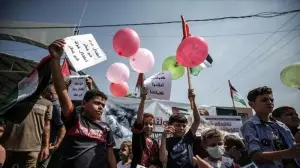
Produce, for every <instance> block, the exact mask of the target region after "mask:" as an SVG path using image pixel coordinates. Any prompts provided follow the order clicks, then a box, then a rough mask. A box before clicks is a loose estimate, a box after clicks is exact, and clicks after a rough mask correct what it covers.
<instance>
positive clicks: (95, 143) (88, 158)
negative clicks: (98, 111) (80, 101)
mask: <svg viewBox="0 0 300 168" xmlns="http://www.w3.org/2000/svg"><path fill="white" fill-rule="evenodd" d="M82 110H83V108H82V107H78V108H76V110H75V111H74V112H72V113H71V114H70V116H69V117H68V119H67V120H66V121H65V127H66V129H67V134H66V136H65V138H64V140H63V143H62V156H63V158H62V161H63V167H64V168H69V167H70V168H99V167H101V168H106V167H107V152H106V151H107V147H113V146H114V145H115V141H114V138H113V134H112V132H111V130H110V128H109V126H108V124H107V123H105V122H102V121H91V120H89V119H88V118H86V117H85V116H84V115H82Z"/></svg>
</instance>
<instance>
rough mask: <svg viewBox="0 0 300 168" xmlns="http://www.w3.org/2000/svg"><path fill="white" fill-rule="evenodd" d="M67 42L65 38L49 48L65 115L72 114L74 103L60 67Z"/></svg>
mask: <svg viewBox="0 0 300 168" xmlns="http://www.w3.org/2000/svg"><path fill="white" fill-rule="evenodd" d="M64 45H65V42H64V41H63V40H56V41H54V42H53V43H52V44H51V45H50V46H49V48H48V50H49V54H50V56H51V58H52V59H51V72H52V78H53V83H54V87H55V90H56V93H57V95H58V99H59V102H60V105H61V109H62V113H63V115H64V116H65V117H68V116H69V115H70V112H71V111H73V104H72V101H71V99H70V97H69V95H68V90H67V86H66V84H65V82H64V78H63V76H62V73H61V69H60V58H61V56H62V54H63V47H64Z"/></svg>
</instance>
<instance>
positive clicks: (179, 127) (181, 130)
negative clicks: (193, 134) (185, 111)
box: [171, 121, 186, 137]
mask: <svg viewBox="0 0 300 168" xmlns="http://www.w3.org/2000/svg"><path fill="white" fill-rule="evenodd" d="M171 125H172V126H173V127H174V129H175V133H174V136H175V137H182V136H183V135H184V134H185V131H186V130H185V128H186V123H180V122H176V121H175V122H173V123H172V124H171Z"/></svg>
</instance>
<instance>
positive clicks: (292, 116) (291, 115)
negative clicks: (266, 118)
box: [276, 109, 300, 128]
mask: <svg viewBox="0 0 300 168" xmlns="http://www.w3.org/2000/svg"><path fill="white" fill-rule="evenodd" d="M276 119H277V120H279V121H281V122H283V123H284V124H285V125H287V126H288V127H291V128H295V127H298V126H299V124H300V119H299V116H298V114H297V113H296V111H295V110H294V109H286V110H285V112H284V113H283V114H282V115H281V117H280V118H276Z"/></svg>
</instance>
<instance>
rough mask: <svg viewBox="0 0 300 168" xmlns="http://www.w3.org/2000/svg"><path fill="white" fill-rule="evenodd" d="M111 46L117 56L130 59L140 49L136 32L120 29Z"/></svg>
mask: <svg viewBox="0 0 300 168" xmlns="http://www.w3.org/2000/svg"><path fill="white" fill-rule="evenodd" d="M113 46H114V50H115V51H116V52H117V54H118V55H120V56H123V57H130V56H132V55H134V54H135V53H136V52H137V50H138V49H139V48H140V37H139V35H138V34H137V33H136V31H134V30H132V29H130V28H122V29H120V30H119V31H118V32H117V33H116V34H115V35H114V38H113Z"/></svg>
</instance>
